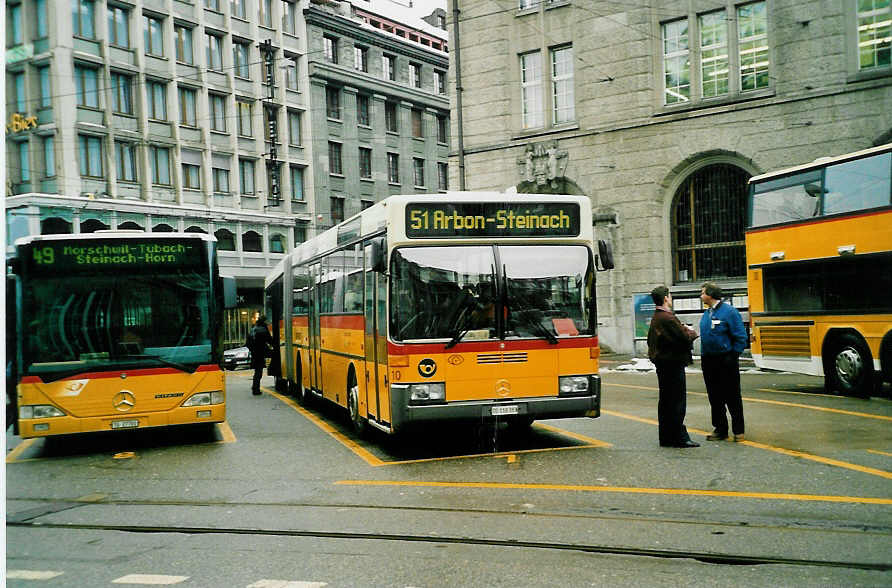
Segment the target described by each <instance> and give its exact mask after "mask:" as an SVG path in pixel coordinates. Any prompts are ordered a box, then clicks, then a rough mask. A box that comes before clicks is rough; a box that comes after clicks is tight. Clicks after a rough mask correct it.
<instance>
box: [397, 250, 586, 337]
mask: <svg viewBox="0 0 892 588" xmlns="http://www.w3.org/2000/svg"><path fill="white" fill-rule="evenodd" d="M496 255H498V262H499V263H500V265H501V267H499V266H498V265H497V261H496V259H497V258H496ZM391 270H392V273H391V299H390V304H391V308H390V333H391V337H392V338H393V339H394V340H396V341H408V340H424V339H450V340H454V339H456V338H461V337H462V336H464V339H465V340H471V339H494V338H508V339H510V338H544V339H548V340H551V341H553V340H556V338H558V337H571V336H591V335H593V334H594V326H593V321H594V318H593V316H592V315H593V313H592V312H591V307H592V294H593V287H594V274H593V268H592V264H591V258H590V255H589V252H588V249H587V248H585V247H583V246H576V245H536V246H531V245H499V246H495V247H491V246H466V247H455V246H450V247H413V248H402V249H398V250H396V251H395V252H394V254H393V260H392V265H391ZM499 316H502V317H503V318H504V320H502V321H497V320H496V319H497V317H499ZM465 334H467V335H465Z"/></svg>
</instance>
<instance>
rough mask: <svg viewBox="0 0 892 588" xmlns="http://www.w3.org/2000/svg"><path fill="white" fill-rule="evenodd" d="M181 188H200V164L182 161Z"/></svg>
mask: <svg viewBox="0 0 892 588" xmlns="http://www.w3.org/2000/svg"><path fill="white" fill-rule="evenodd" d="M182 168H183V189H185V190H201V166H200V165H195V164H192V163H183V164H182Z"/></svg>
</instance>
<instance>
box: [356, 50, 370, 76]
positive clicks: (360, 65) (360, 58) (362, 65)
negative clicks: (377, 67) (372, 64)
mask: <svg viewBox="0 0 892 588" xmlns="http://www.w3.org/2000/svg"><path fill="white" fill-rule="evenodd" d="M353 67H354V68H355V69H356V70H358V71H362V72H366V73H368V71H369V50H368V48H367V47H362V46H360V45H354V46H353Z"/></svg>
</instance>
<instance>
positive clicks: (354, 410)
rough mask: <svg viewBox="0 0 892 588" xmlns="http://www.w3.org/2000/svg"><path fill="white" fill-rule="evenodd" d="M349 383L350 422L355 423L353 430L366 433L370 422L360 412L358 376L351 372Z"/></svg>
mask: <svg viewBox="0 0 892 588" xmlns="http://www.w3.org/2000/svg"><path fill="white" fill-rule="evenodd" d="M348 382H349V384H348V387H347V411H348V412H349V413H350V422H351V423H352V424H353V430H354V431H356V434H357V435H360V436H362V435H364V434H365V432H366V430H367V428H368V423H367V422H366V420H365V419H364V418H362V416H361V415H360V414H359V385H358V384H357V383H356V376H355V375H353V373H352V372H351V373H350V379H349V380H348Z"/></svg>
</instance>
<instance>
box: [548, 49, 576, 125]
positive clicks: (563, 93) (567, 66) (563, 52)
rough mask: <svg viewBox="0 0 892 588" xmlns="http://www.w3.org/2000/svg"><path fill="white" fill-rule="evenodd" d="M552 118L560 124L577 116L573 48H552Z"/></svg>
mask: <svg viewBox="0 0 892 588" xmlns="http://www.w3.org/2000/svg"><path fill="white" fill-rule="evenodd" d="M551 98H552V107H553V110H552V120H553V121H554V124H556V125H559V124H562V123H567V122H570V121H572V120H575V118H576V106H575V98H574V94H573V48H572V47H561V48H558V49H552V50H551Z"/></svg>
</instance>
